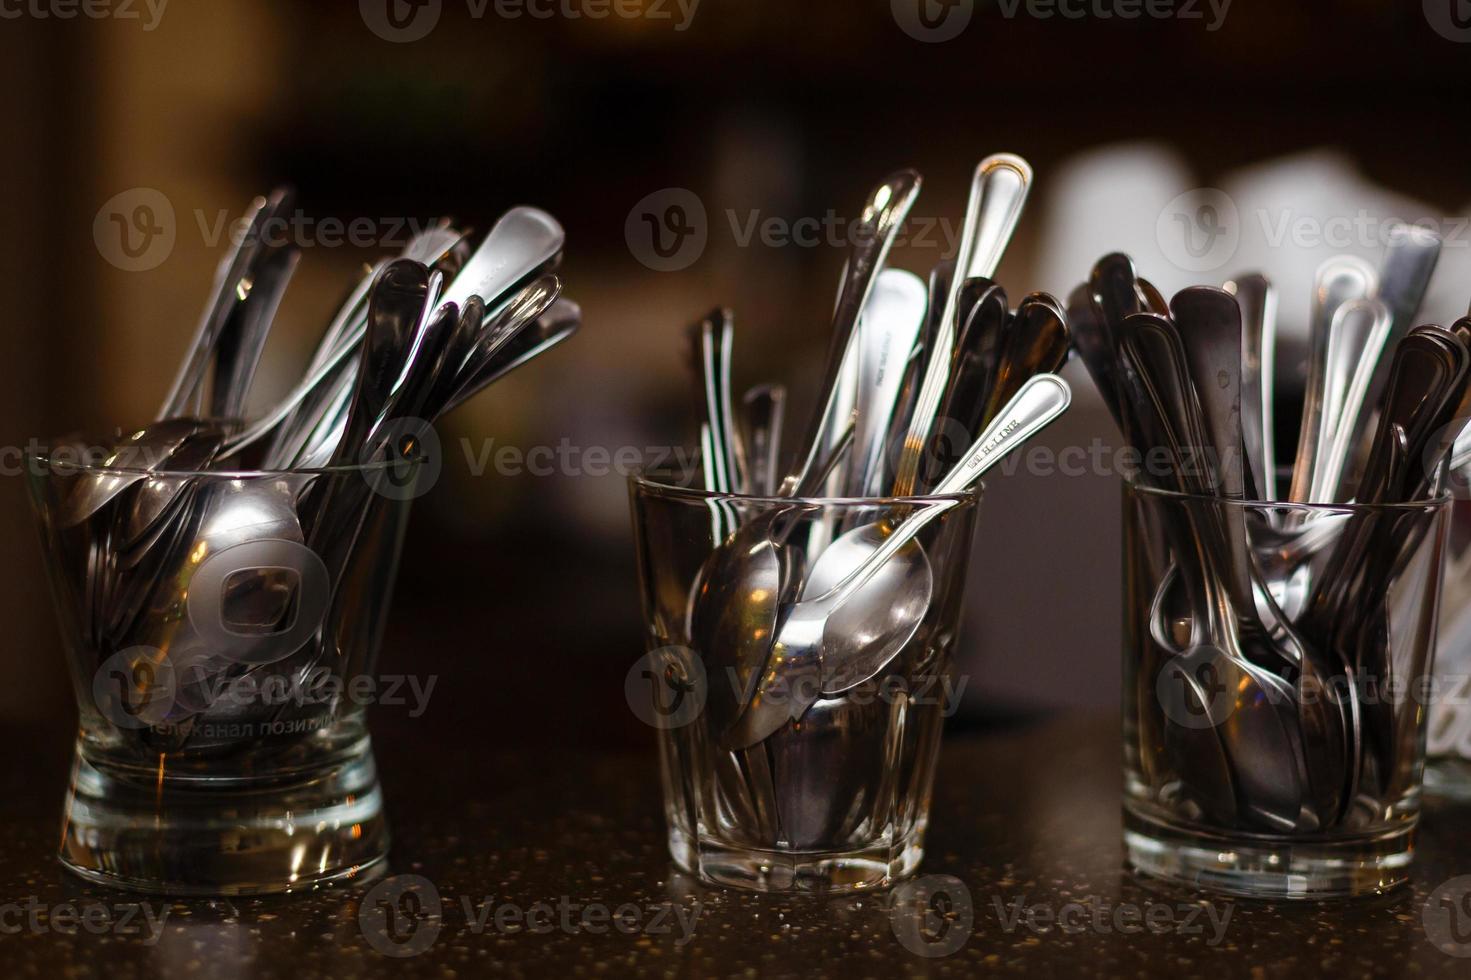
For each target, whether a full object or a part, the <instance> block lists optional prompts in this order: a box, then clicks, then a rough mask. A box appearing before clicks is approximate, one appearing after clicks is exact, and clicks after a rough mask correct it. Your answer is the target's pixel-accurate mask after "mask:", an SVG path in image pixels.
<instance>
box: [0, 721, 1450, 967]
mask: <svg viewBox="0 0 1471 980" xmlns="http://www.w3.org/2000/svg"><path fill="white" fill-rule="evenodd" d="M406 728H407V726H406ZM0 734H3V735H4V736H5V738H6V741H5V744H6V745H8V746H11V747H12V748H13V749H14V750H15V751H13V754H12V755H11V757H10V759H9V760H8V761H7V762H6V765H5V768H4V769H3V770H0V773H3V775H0V828H3V831H4V833H3V837H0V930H3V931H0V976H19V977H46V978H52V977H68V976H83V977H86V976H108V977H150V976H163V977H194V976H199V977H283V978H286V977H300V978H310V977H319V976H324V977H333V978H336V980H348V978H351V977H357V976H377V975H383V976H388V975H394V976H407V977H419V976H424V977H429V976H435V977H475V976H482V975H512V976H516V975H525V976H592V977H596V976H608V977H616V976H625V975H668V976H690V977H695V976H699V977H704V976H817V975H833V976H842V977H847V978H859V977H870V976H872V977H885V976H895V975H902V976H968V975H975V974H978V973H1017V974H1025V975H1030V976H1059V977H1076V976H1119V977H1143V976H1170V977H1175V978H1181V980H1184V978H1188V977H1197V976H1201V977H1217V976H1219V977H1238V976H1256V977H1294V978H1298V977H1314V976H1331V977H1336V978H1348V977H1358V976H1446V977H1466V976H1471V915H1461V916H1460V918H1459V920H1458V921H1457V923H1456V924H1457V925H1458V926H1459V927H1460V928H1461V929H1463V930H1465V932H1466V933H1467V934H1466V935H1464V936H1462V938H1464V939H1465V940H1466V943H1465V944H1464V946H1463V947H1461V951H1462V952H1464V953H1466V954H1468V956H1467V957H1466V958H1462V957H1457V956H1452V955H1448V954H1447V953H1445V952H1442V951H1441V950H1439V949H1437V948H1436V947H1435V946H1434V945H1432V943H1431V942H1430V940H1429V939H1428V938H1427V934H1426V931H1425V928H1424V925H1423V921H1424V920H1423V913H1424V909H1425V906H1426V904H1427V899H1428V897H1429V896H1430V894H1431V892H1432V891H1434V890H1435V889H1436V888H1437V886H1439V885H1441V884H1442V883H1443V882H1445V881H1447V880H1448V879H1451V878H1453V877H1455V876H1456V875H1459V874H1462V873H1466V872H1471V843H1467V842H1466V836H1465V834H1464V832H1463V826H1464V823H1463V822H1464V821H1465V820H1466V818H1467V812H1466V811H1465V810H1463V809H1458V808H1455V807H1451V806H1449V805H1445V804H1436V805H1433V806H1432V807H1431V809H1430V812H1429V814H1428V819H1427V823H1426V828H1425V833H1424V835H1423V837H1422V846H1421V852H1420V855H1419V860H1418V863H1417V868H1416V872H1415V880H1414V885H1413V888H1411V889H1406V890H1402V891H1401V892H1399V893H1397V894H1394V895H1390V896H1385V897H1382V898H1373V899H1368V900H1362V901H1358V902H1353V903H1349V904H1340V905H1316V904H1314V905H1287V904H1276V905H1272V904H1261V903H1252V902H1242V901H1236V902H1226V901H1224V900H1216V901H1214V902H1210V903H1207V902H1204V901H1203V900H1202V899H1201V898H1200V897H1199V896H1195V895H1190V894H1183V893H1174V892H1169V891H1164V890H1160V889H1158V888H1155V887H1146V886H1145V885H1143V884H1141V883H1140V882H1138V881H1135V880H1133V879H1132V878H1130V877H1129V876H1128V875H1127V874H1125V873H1124V872H1122V871H1121V870H1120V860H1121V849H1120V844H1119V815H1118V814H1119V757H1118V747H1117V743H1118V738H1117V735H1116V729H1115V726H1114V724H1113V723H1112V722H1110V721H1108V720H1106V719H1065V720H1061V721H1054V722H1049V723H1046V724H1043V725H1039V726H1035V727H1030V728H1025V729H1021V730H1017V731H1012V732H1006V733H1000V734H986V735H967V736H958V737H953V738H950V739H949V740H948V741H947V743H946V746H945V749H944V753H943V757H942V768H941V775H940V779H939V785H938V788H937V799H936V803H935V808H934V815H933V820H932V824H931V829H930V848H929V855H928V857H927V858H926V861H925V864H924V867H923V869H922V871H923V873H924V874H925V875H951V876H954V877H955V878H957V879H959V881H960V882H961V883H962V884H963V886H964V889H963V890H960V889H956V888H955V887H954V884H953V883H951V886H950V891H951V892H952V893H953V894H952V898H953V899H954V901H953V904H952V905H951V908H952V915H953V918H952V920H951V922H950V924H949V926H948V928H945V927H941V928H939V929H935V928H933V925H934V924H933V923H930V925H931V926H932V928H930V929H929V932H928V935H929V939H930V940H932V941H933V940H935V939H936V938H937V939H938V944H939V945H933V944H932V945H925V942H926V940H924V939H921V940H919V941H918V943H917V944H916V943H915V940H914V937H915V936H917V935H918V934H919V930H918V926H919V925H921V924H922V923H919V922H918V921H917V920H916V919H915V918H913V917H912V916H907V915H906V914H904V912H902V911H901V912H900V913H897V914H896V913H893V912H892V911H891V910H890V909H889V908H888V907H887V905H888V903H889V902H890V901H891V899H890V898H889V897H887V896H884V895H869V896H866V897H863V898H860V899H841V900H830V901H829V900H822V899H815V898H792V899H781V898H772V897H765V896H757V895H750V894H743V893H736V892H729V891H721V890H718V889H707V888H704V887H702V886H700V885H698V884H697V883H695V882H693V881H691V880H689V879H687V878H685V877H684V876H681V875H678V874H677V873H674V872H672V870H671V868H670V866H669V862H668V860H667V858H666V854H665V849H664V833H663V820H662V816H661V813H660V807H659V795H658V794H659V787H658V779H657V773H656V769H655V765H654V755H653V747H652V744H650V746H649V751H648V752H647V753H644V754H642V755H637V754H632V755H631V754H626V753H617V754H615V753H605V754H597V753H575V752H570V751H566V750H561V749H555V750H550V751H549V752H547V753H538V751H537V746H536V744H535V743H536V738H535V735H534V733H527V737H526V738H525V739H524V746H523V751H522V752H521V753H520V754H517V755H497V754H487V753H486V752H485V751H483V750H481V749H478V748H468V749H467V750H466V751H465V752H464V753H463V754H462V755H460V756H458V757H453V756H445V755H443V754H442V753H433V752H431V746H430V745H428V744H424V743H421V742H418V741H416V740H415V739H414V737H413V735H412V730H411V729H410V730H408V731H406V733H405V734H402V735H400V734H399V733H397V732H395V733H394V734H393V735H392V737H382V738H380V739H379V755H380V760H381V762H382V766H383V771H384V779H385V787H386V791H387V795H388V803H389V812H390V817H391V819H392V821H393V826H394V831H395V840H396V842H395V845H394V848H393V855H392V867H391V869H390V870H389V872H388V875H389V877H386V878H384V879H381V880H380V881H381V882H393V883H398V884H404V883H407V882H410V881H411V879H407V878H403V877H394V876H407V875H414V876H419V877H421V878H422V879H425V880H426V881H427V882H428V883H430V886H432V892H437V894H438V897H439V902H440V909H441V913H440V915H439V917H438V918H432V917H416V918H414V919H412V920H405V927H404V929H403V930H401V931H399V932H397V933H395V934H394V935H392V936H385V934H383V933H381V932H375V931H374V929H373V928H372V927H371V926H370V927H369V928H368V930H367V932H366V934H365V930H364V927H363V925H362V921H361V920H360V915H359V912H360V907H361V906H362V905H363V904H364V903H363V898H364V895H365V894H372V887H373V886H357V887H351V886H348V887H338V888H333V889H327V890H324V891H321V892H318V893H314V894H307V895H298V896H290V897H284V898H271V899H234V900H228V901H226V900H216V901H206V900H190V901H174V902H166V901H161V900H157V899H154V900H144V899H141V898H139V897H136V896H130V895H127V894H125V893H122V892H113V891H109V890H107V889H103V888H98V887H94V886H90V885H87V884H84V883H83V882H81V881H79V880H77V879H74V878H72V877H71V876H69V875H68V874H67V873H65V872H64V871H63V870H62V869H61V868H60V867H59V866H58V865H57V864H56V861H55V859H54V857H53V852H54V850H55V844H56V833H57V819H56V817H57V810H58V807H59V804H60V794H61V791H62V787H63V783H64V780H65V775H66V752H65V748H66V747H65V745H64V742H61V741H58V740H56V739H53V738H51V737H50V736H49V735H48V736H47V737H45V738H40V737H36V736H35V735H34V734H33V733H28V732H24V731H19V732H18V731H15V730H14V729H12V730H9V731H4V730H0ZM650 741H651V742H652V740H650ZM487 743H488V740H487ZM466 744H469V745H472V746H473V745H474V744H475V742H474V740H469V741H468V742H467V743H466ZM922 880H925V879H922ZM415 883H416V884H417V885H418V887H419V901H420V903H421V904H420V906H419V908H421V909H423V908H425V907H426V906H425V904H424V903H426V902H430V901H432V897H433V895H432V893H431V891H430V890H428V889H426V887H425V885H424V883H423V882H415ZM383 887H386V886H383ZM379 894H381V891H380V893H379ZM539 902H540V903H545V904H546V908H545V909H543V910H541V914H542V916H543V918H542V920H541V921H543V922H546V923H548V925H549V927H550V931H544V932H534V931H531V930H530V929H528V928H526V927H525V925H524V920H520V921H513V918H514V919H518V920H519V917H520V914H521V913H524V912H527V911H529V910H531V909H532V907H533V906H535V905H536V903H539ZM1071 903H1076V904H1071ZM372 904H373V903H369V905H370V911H371V906H372ZM67 905H74V906H76V908H77V910H78V913H80V915H79V918H78V921H77V922H76V923H75V924H74V923H72V922H71V921H70V916H71V913H69V911H68V910H67V909H66V908H59V907H61V906H67ZM621 906H630V907H625V908H620V907H621ZM967 906H968V907H969V909H970V911H971V916H970V918H971V924H970V926H969V928H967V927H966V924H965V918H966V916H965V914H964V913H965V910H966V908H967ZM405 907H407V906H405ZM585 907H593V908H594V912H593V913H592V918H591V919H589V920H588V921H589V922H590V923H591V927H592V928H593V929H599V930H606V931H600V932H598V933H594V932H592V931H591V930H590V929H589V928H586V927H583V926H581V925H580V924H579V923H580V921H581V920H582V917H583V915H584V912H583V908H585ZM601 907H606V908H607V909H608V910H609V911H610V913H615V914H617V915H619V916H621V917H622V920H623V926H624V928H625V929H626V930H628V931H626V932H621V931H619V929H618V928H617V927H616V926H608V925H605V924H604V922H603V921H602V920H601V919H599V918H598V917H597V909H598V908H601ZM903 908H908V906H903ZM1026 909H1030V910H1032V911H1030V912H1028V911H1023V910H1026ZM467 910H468V914H467ZM483 912H488V913H489V914H488V916H487V917H486V919H485V924H484V926H483V927H480V926H477V925H476V923H475V921H474V920H475V917H476V916H477V915H480V914H482V913H483ZM497 913H499V914H500V916H501V924H500V925H499V926H498V925H497V922H496V915H497ZM1136 913H1137V914H1138V915H1139V916H1141V917H1143V918H1144V919H1145V921H1149V922H1152V923H1153V929H1150V928H1147V927H1146V928H1145V929H1143V931H1137V932H1126V931H1125V930H1126V929H1130V928H1133V921H1134V920H1133V919H1131V918H1130V917H1131V916H1133V915H1135V914H1136ZM150 914H151V915H152V917H153V919H154V921H155V922H156V921H158V920H159V919H160V918H162V927H161V931H160V930H159V929H157V928H156V927H155V926H153V925H151V924H150V922H149V920H148V915H150ZM1049 914H1050V915H1065V916H1068V924H1069V927H1068V928H1067V929H1063V928H1061V927H1059V926H1057V925H1051V926H1048V925H1047V923H1046V920H1047V917H1048V916H1049ZM88 916H90V919H88V918H86V917H88ZM124 916H129V917H130V918H129V920H128V921H127V922H126V923H125V922H123V917H124ZM165 916H166V917H165ZM369 919H370V922H371V915H370V916H369ZM564 919H565V920H566V921H567V922H569V923H570V924H571V925H570V927H564V926H563V924H562V922H563V920H564ZM89 922H90V925H91V928H92V929H95V930H96V932H91V931H89V929H88V923H89ZM1121 927H1122V928H1121ZM69 929H74V931H75V934H68V932H66V931H64V930H69ZM128 929H131V930H133V932H132V933H131V934H122V933H123V932H124V930H128ZM901 937H908V938H909V940H910V943H911V944H912V945H917V947H918V948H919V949H922V950H924V951H925V952H928V953H931V954H933V953H938V952H944V951H945V950H946V949H948V948H951V947H954V948H955V951H954V952H953V953H950V954H949V955H944V956H938V955H928V956H926V955H920V954H919V953H916V952H914V951H912V950H911V949H910V948H909V946H907V945H906V944H905V942H904V941H903V940H902V939H901ZM391 940H398V941H400V942H401V944H402V945H400V946H398V947H393V946H390V945H388V943H389V942H390V941H391ZM379 947H383V948H385V949H391V950H394V951H397V952H401V953H403V952H415V951H417V950H420V949H422V952H417V954H416V955H409V956H398V957H390V956H388V955H385V954H384V952H383V951H381V950H380V948H379Z"/></svg>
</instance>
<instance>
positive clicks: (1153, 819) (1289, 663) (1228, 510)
mask: <svg viewBox="0 0 1471 980" xmlns="http://www.w3.org/2000/svg"><path fill="white" fill-rule="evenodd" d="M1123 506H1124V549H1125V550H1124V578H1125V587H1124V624H1125V629H1124V657H1123V662H1124V842H1125V849H1126V852H1127V860H1128V863H1129V864H1130V865H1131V866H1132V867H1133V868H1135V869H1136V870H1138V871H1140V872H1143V873H1145V874H1148V875H1153V876H1158V877H1163V878H1167V879H1171V880H1174V881H1177V882H1183V883H1187V884H1191V885H1195V886H1199V887H1203V888H1206V889H1210V890H1214V891H1219V892H1223V893H1228V894H1235V895H1245V896H1251V897H1263V898H1331V897H1342V896H1351V895H1359V894H1365V893H1374V892H1381V891H1385V890H1387V889H1389V888H1392V887H1394V886H1396V885H1399V884H1402V883H1403V882H1404V881H1405V880H1406V878H1407V874H1408V867H1409V864H1410V858H1411V854H1412V849H1413V844H1414V833H1415V825H1416V821H1417V820H1418V817H1419V813H1420V796H1421V783H1422V777H1423V771H1424V761H1425V720H1426V707H1427V703H1428V699H1429V694H1430V691H1431V683H1430V681H1431V678H1430V671H1431V668H1432V661H1433V656H1434V650H1435V637H1436V608H1437V600H1438V597H1439V594H1440V588H1441V576H1442V566H1443V562H1444V545H1445V535H1446V529H1447V527H1448V523H1449V502H1448V499H1437V500H1426V501H1417V502H1412V503H1406V504H1394V505H1385V506H1356V505H1341V506H1316V505H1296V504H1280V503H1262V502H1250V501H1227V500H1223V499H1221V498H1218V497H1204V496H1189V495H1184V494H1179V493H1172V492H1168V491H1163V490H1158V489H1149V488H1145V487H1142V486H1139V485H1136V484H1133V483H1126V484H1125V490H1124V495H1123Z"/></svg>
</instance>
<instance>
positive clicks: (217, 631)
mask: <svg viewBox="0 0 1471 980" xmlns="http://www.w3.org/2000/svg"><path fill="white" fill-rule="evenodd" d="M422 462H423V460H398V461H394V462H389V463H382V464H374V465H369V466H350V467H333V468H327V469H317V470H290V471H242V472H227V471H218V470H210V471H204V472H184V471H175V470H159V469H155V470H148V469H144V468H129V467H123V466H111V467H109V466H105V465H97V464H96V463H95V462H92V461H89V460H88V459H86V458H85V457H84V456H80V455H74V454H71V453H69V452H67V451H66V450H65V449H64V448H63V449H57V450H53V451H51V452H50V453H48V454H40V455H35V456H32V457H30V458H28V460H27V480H28V484H29V488H30V496H31V501H32V504H33V508H34V511H35V514H36V517H37V523H38V525H39V528H40V533H41V542H42V550H43V557H44V560H45V564H46V569H47V573H48V578H49V581H50V585H51V591H52V596H53V599H54V603H55V606H56V610H57V613H58V618H59V621H60V627H61V637H62V642H63V647H64V652H65V656H66V660H67V663H68V666H69V668H70V672H71V676H72V680H73V685H74V687H75V691H76V697H77V705H78V708H79V710H80V715H81V718H80V722H81V723H80V726H79V731H78V738H77V746H76V761H75V765H74V767H73V775H72V782H71V788H70V792H69V794H68V798H67V801H66V812H65V815H64V821H63V832H62V839H61V859H62V861H63V862H64V863H65V864H66V865H67V866H68V867H69V868H71V869H72V870H73V871H75V872H77V873H78V874H80V875H82V876H83V877H86V878H88V879H90V880H93V881H98V882H102V883H105V884H109V885H115V886H119V887H125V888H133V889H139V890H145V891H156V892H167V893H171V894H228V895H246V894H257V893H265V892H279V891H291V890H296V889H300V888H306V887H310V886H313V885H317V884H320V883H322V882H325V881H331V880H338V879H347V878H356V877H363V876H368V875H371V874H373V873H375V872H376V871H377V870H378V869H379V868H380V866H381V864H382V862H383V860H384V857H385V855H386V852H387V846H388V831H387V826H386V823H385V821H384V817H383V807H382V798H381V795H380V793H379V788H378V776H377V771H376V769H375V766H374V761H373V752H372V746H371V742H370V740H369V737H368V730H367V726H366V723H365V713H366V709H367V705H368V703H369V702H370V701H371V700H372V696H373V694H372V692H373V689H374V675H373V671H374V661H375V659H376V655H377V650H378V646H379V641H380V639H381V636H382V632H383V628H384V624H385V621H386V610H387V609H388V606H389V598H390V595H391V592H392V588H393V580H394V575H395V570H396V568H397V563H398V554H399V548H400V543H401V540H402V536H403V531H404V528H405V526H406V518H407V512H408V507H409V505H410V502H411V499H412V497H413V496H414V495H415V494H416V493H417V492H418V491H417V489H416V487H417V483H418V477H419V474H420V472H421V464H422Z"/></svg>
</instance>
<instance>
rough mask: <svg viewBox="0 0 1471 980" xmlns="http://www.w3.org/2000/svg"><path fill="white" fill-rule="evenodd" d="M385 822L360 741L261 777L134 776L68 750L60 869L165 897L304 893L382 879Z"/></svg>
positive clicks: (367, 746) (367, 748) (133, 770)
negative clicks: (72, 760) (71, 757)
mask: <svg viewBox="0 0 1471 980" xmlns="http://www.w3.org/2000/svg"><path fill="white" fill-rule="evenodd" d="M387 854H388V825H387V823H386V821H385V820H384V817H383V799H382V794H381V792H380V791H379V787H378V772H377V768H376V766H375V765H374V762H373V752H372V746H371V743H370V742H369V740H368V738H367V737H366V736H363V737H362V738H359V739H355V740H354V741H352V742H351V743H349V744H348V745H346V746H344V747H343V748H341V749H339V750H337V751H335V752H333V753H331V754H330V755H329V756H328V757H327V758H326V759H324V761H323V762H322V763H321V764H320V765H312V766H296V767H293V768H291V769H290V770H289V771H287V772H285V773H282V772H272V773H269V774H268V775H260V776H241V775H238V774H232V775H230V776H210V775H201V774H200V773H198V772H191V773H184V774H180V773H170V772H166V771H162V770H153V771H151V772H150V771H144V770H142V769H140V768H138V767H137V766H120V765H118V764H116V762H115V761H114V760H109V759H106V758H103V757H99V756H97V755H96V754H92V755H90V756H89V753H88V751H87V747H86V746H85V745H79V746H78V751H77V759H76V765H75V767H74V769H73V773H72V786H71V791H70V793H69V795H68V799H67V806H66V814H65V817H64V821H63V826H62V840H61V861H62V863H63V864H65V865H66V866H67V867H68V868H69V869H71V870H72V871H74V872H76V873H77V874H79V875H81V876H82V877H83V878H86V879H87V880H88V881H93V882H97V883H100V884H105V885H110V886H113V887H117V888H126V889H131V890H134V891H144V892H152V893H156V894H168V895H262V894H270V893H278V892H293V891H305V890H308V889H311V888H316V887H320V886H322V885H325V884H327V883H330V882H336V881H343V880H349V879H351V880H366V879H368V878H371V877H373V876H375V875H377V874H379V873H381V872H382V870H383V866H384V862H385V859H386V857H387Z"/></svg>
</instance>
